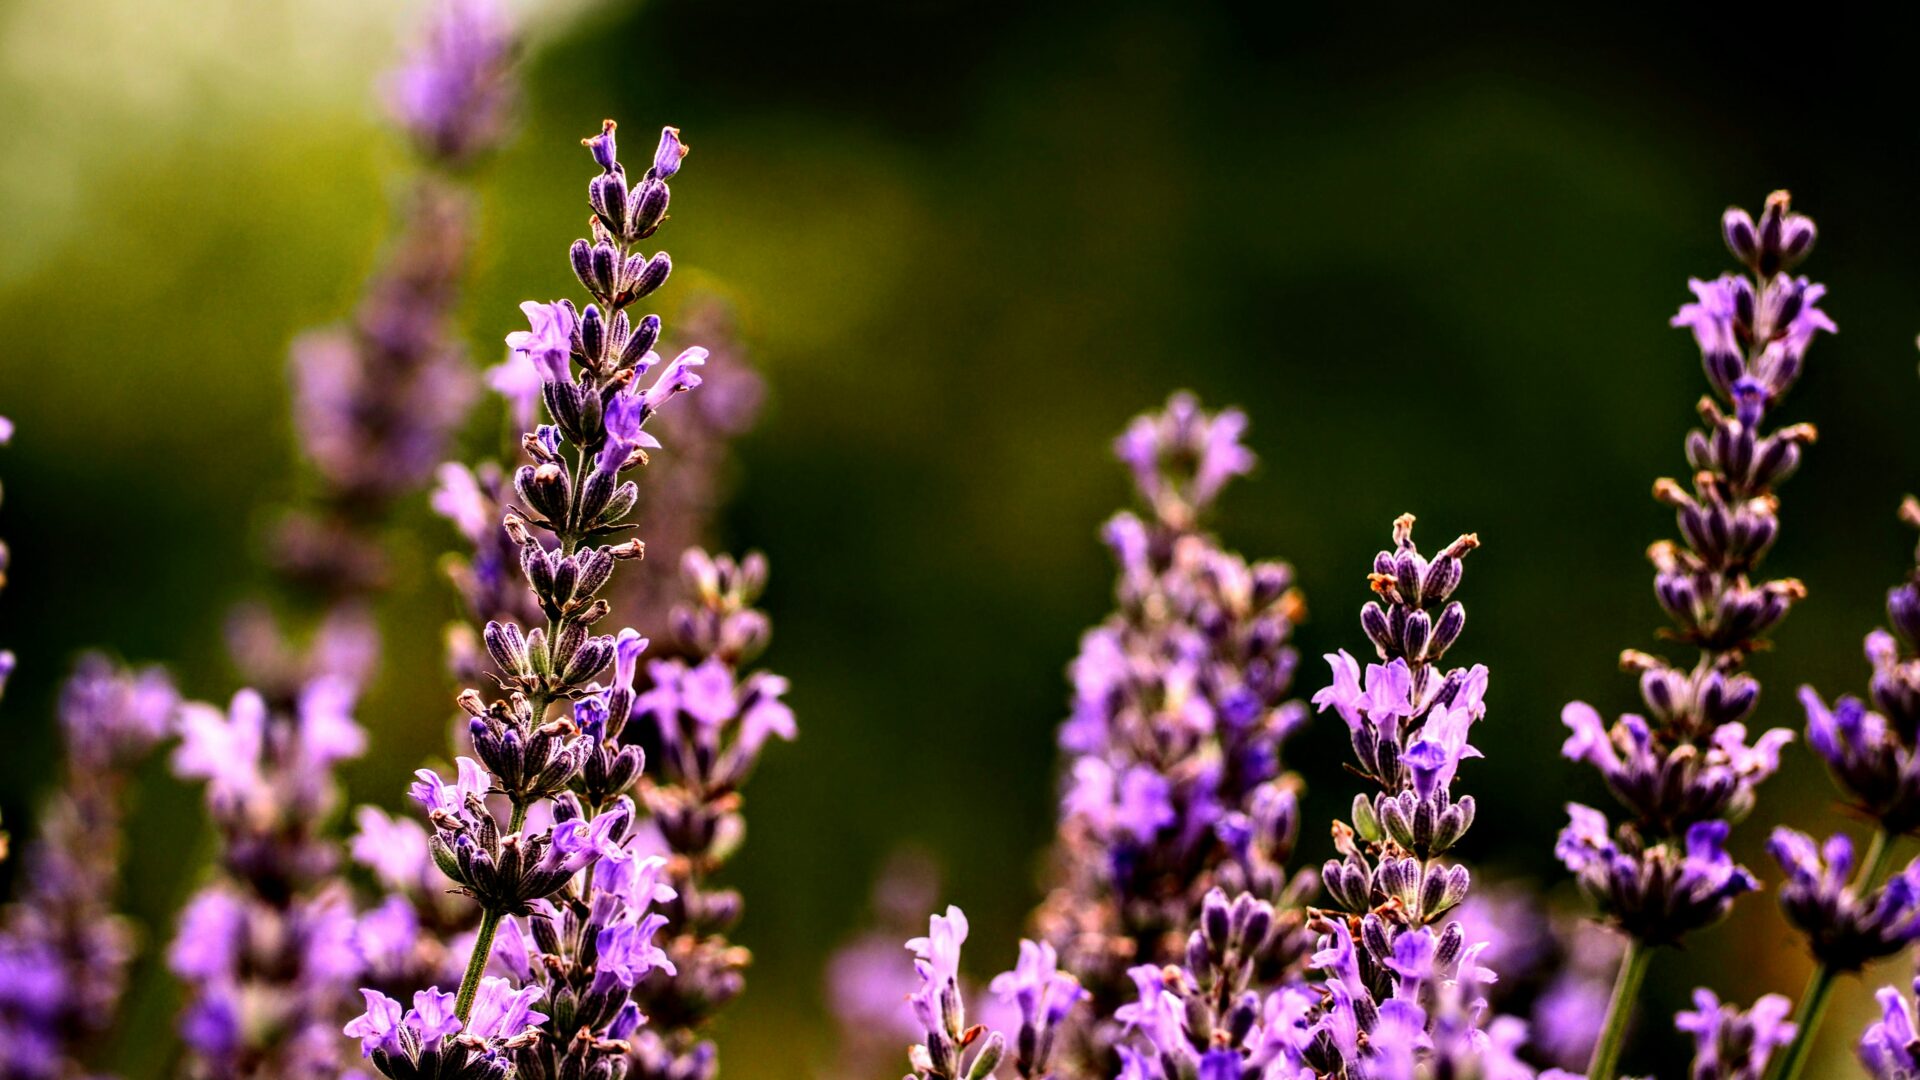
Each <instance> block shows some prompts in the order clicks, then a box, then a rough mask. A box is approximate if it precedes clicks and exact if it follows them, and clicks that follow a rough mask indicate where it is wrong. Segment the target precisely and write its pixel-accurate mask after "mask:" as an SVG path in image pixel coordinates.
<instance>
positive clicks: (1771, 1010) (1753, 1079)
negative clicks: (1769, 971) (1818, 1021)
mask: <svg viewBox="0 0 1920 1080" xmlns="http://www.w3.org/2000/svg"><path fill="white" fill-rule="evenodd" d="M1792 1008H1793V1003H1792V1002H1790V1001H1788V1000H1787V999H1786V998H1784V997H1782V996H1780V995H1779V994H1768V995H1766V996H1765V997H1763V998H1761V999H1760V1000H1758V1001H1756V1002H1754V1003H1753V1007H1752V1008H1751V1009H1747V1010H1745V1011H1742V1010H1740V1009H1737V1008H1735V1007H1734V1006H1732V1005H1722V1004H1721V1003H1720V999H1719V998H1718V997H1717V996H1715V994H1714V992H1713V991H1711V990H1708V989H1706V988H1704V987H1702V988H1700V989H1698V990H1695V991H1694V992H1693V1011H1691V1012H1682V1013H1680V1014H1678V1015H1677V1016H1675V1017H1674V1018H1673V1023H1674V1026H1675V1027H1677V1028H1679V1029H1680V1030H1681V1031H1683V1032H1686V1033H1687V1034H1689V1035H1692V1036H1693V1041H1694V1054H1693V1066H1692V1068H1691V1069H1689V1070H1688V1071H1687V1077H1688V1080H1761V1078H1762V1077H1764V1076H1765V1075H1766V1073H1767V1062H1768V1059H1769V1058H1771V1057H1772V1055H1773V1052H1774V1051H1775V1050H1777V1049H1779V1048H1780V1047H1782V1046H1785V1045H1786V1044H1787V1043H1789V1042H1791V1041H1792V1040H1793V1036H1794V1033H1795V1032H1796V1031H1797V1030H1798V1028H1796V1027H1795V1025H1794V1024H1792V1023H1790V1022H1789V1021H1788V1020H1787V1013H1788V1012H1790V1011H1791V1010H1792Z"/></svg>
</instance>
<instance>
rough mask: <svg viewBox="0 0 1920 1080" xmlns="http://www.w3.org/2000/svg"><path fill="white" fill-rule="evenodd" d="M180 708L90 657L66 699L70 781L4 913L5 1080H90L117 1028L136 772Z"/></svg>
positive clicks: (138, 679)
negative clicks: (99, 1044) (120, 898)
mask: <svg viewBox="0 0 1920 1080" xmlns="http://www.w3.org/2000/svg"><path fill="white" fill-rule="evenodd" d="M178 705H179V695H178V694H176V693H175V692H174V689H173V684H172V683H171V682H170V681H169V680H168V679H167V677H166V675H165V674H163V673H162V672H160V671H159V670H158V669H151V668H150V669H147V670H145V671H139V672H133V671H126V670H124V669H121V668H119V667H117V666H115V665H114V664H112V663H110V662H108V661H107V660H106V659H104V658H103V657H100V656H87V657H84V658H83V659H82V660H81V661H80V663H79V665H78V668H77V669H76V671H75V672H74V675H73V677H72V678H71V679H70V680H68V682H67V685H66V688H65V690H64V691H63V693H62V694H61V698H60V723H61V730H62V737H63V739H64V741H65V744H66V745H65V753H64V755H63V761H64V773H63V775H62V776H61V778H60V784H59V787H58V788H57V789H56V790H55V792H54V795H53V797H52V799H50V800H49V801H48V803H47V804H46V809H45V812H44V813H43V814H42V816H41V825H40V833H39V836H38V837H36V839H35V841H34V843H33V844H32V845H30V846H29V847H28V848H27V849H26V852H25V857H24V859H23V860H22V862H23V866H22V867H21V869H22V871H23V874H22V876H21V881H22V882H23V890H22V893H21V896H20V898H19V900H18V901H17V902H15V903H13V904H11V905H9V906H7V907H6V908H4V909H0V1049H3V1050H4V1054H3V1055H0V1057H3V1058H4V1060H0V1076H4V1077H7V1078H8V1080H16V1078H18V1080H54V1078H59V1077H69V1076H80V1075H87V1074H88V1073H87V1071H86V1070H85V1069H84V1067H83V1063H84V1062H85V1061H86V1060H87V1057H88V1055H89V1052H90V1050H91V1049H92V1047H93V1045H94V1043H95V1042H96V1041H97V1040H98V1038H99V1037H100V1036H101V1035H102V1034H104V1033H106V1032H108V1031H111V1030H112V1029H113V1026H114V1023H115V1018H116V1015H117V1011H118V1005H119V1001H120V994H121V991H122V989H123V988H124V987H125V985H126V976H127V966H128V964H129V963H130V962H131V960H132V958H133V950H134V936H133V932H132V928H131V927H130V926H128V925H127V923H126V921H125V920H124V919H122V918H121V917H120V916H118V915H117V914H115V913H114V911H113V910H112V908H111V906H110V903H109V901H110V898H111V897H112V896H113V895H114V892H115V891H116V883H117V881H118V878H119V874H120V853H121V830H122V825H123V821H124V816H125V813H126V791H125V788H126V786H127V783H128V780H129V773H130V772H131V770H132V768H133V767H134V766H135V765H136V764H137V763H138V762H139V761H140V760H141V759H142V758H143V757H145V756H146V754H147V753H148V752H149V751H151V750H152V749H153V747H154V746H155V745H156V744H157V743H158V742H159V741H160V740H161V739H162V738H163V737H164V736H165V734H166V732H167V730H168V727H169V725H170V723H171V721H172V718H173V714H174V711H175V709H176V708H177V707H178Z"/></svg>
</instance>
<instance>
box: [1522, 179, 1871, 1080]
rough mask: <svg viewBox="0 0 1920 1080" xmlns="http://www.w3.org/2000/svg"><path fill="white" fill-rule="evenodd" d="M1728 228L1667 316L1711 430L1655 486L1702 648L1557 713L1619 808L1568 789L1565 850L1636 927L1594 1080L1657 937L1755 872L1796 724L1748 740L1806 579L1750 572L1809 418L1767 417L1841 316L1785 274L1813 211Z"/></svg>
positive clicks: (1608, 1058)
mask: <svg viewBox="0 0 1920 1080" xmlns="http://www.w3.org/2000/svg"><path fill="white" fill-rule="evenodd" d="M1722 226H1723V232H1724V234H1725V238H1726V242H1727V247H1728V249H1729V250H1731V251H1732V252H1733V255H1734V258H1735V259H1737V260H1738V261H1739V262H1740V263H1741V265H1742V266H1743V267H1744V269H1745V273H1743V274H1723V275H1721V276H1720V277H1718V278H1715V279H1714V280H1712V281H1700V280H1697V279H1696V280H1694V281H1692V282H1690V283H1689V288H1691V289H1692V290H1693V294H1694V300H1693V302H1692V303H1689V304H1686V305H1684V306H1683V307H1681V309H1680V312H1679V314H1677V315H1675V316H1674V318H1673V325H1675V326H1677V327H1684V328H1686V329H1688V330H1691V331H1692V332H1693V337H1694V341H1695V343H1696V344H1698V346H1699V348H1700V357H1701V363H1702V366H1703V367H1704V369H1705V371H1706V376H1707V383H1708V385H1709V387H1710V388H1711V391H1712V392H1711V394H1709V395H1708V396H1707V397H1704V398H1702V399H1701V401H1700V406H1699V411H1700V417H1701V420H1702V422H1703V427H1702V428H1701V429H1696V430H1694V431H1692V432H1689V433H1688V435H1687V439H1686V451H1687V463H1688V464H1689V465H1691V466H1692V467H1693V469H1694V478H1693V485H1692V488H1691V490H1689V489H1688V488H1686V487H1684V486H1682V485H1681V484H1680V483H1679V482H1678V481H1675V480H1670V479H1662V480H1660V481H1658V482H1657V483H1655V484H1654V497H1655V498H1657V499H1659V500H1660V501H1661V502H1663V503H1665V504H1667V505H1668V506H1671V507H1673V509H1674V512H1675V514H1676V516H1677V519H1678V524H1679V529H1680V535H1681V542H1680V543H1673V542H1670V541H1662V542H1660V543H1658V544H1655V545H1654V546H1653V548H1652V549H1651V550H1650V552H1649V556H1650V558H1651V559H1652V561H1653V565H1654V571H1655V573H1654V594H1655V596H1656V597H1657V598H1658V599H1659V602H1660V606H1661V608H1662V609H1663V610H1664V611H1665V612H1666V613H1667V616H1668V617H1669V618H1670V619H1671V620H1672V621H1673V624H1674V629H1673V636H1674V637H1675V638H1676V639H1677V640H1680V641H1685V642H1688V643H1690V644H1692V645H1694V646H1695V647H1697V648H1698V649H1699V651H1700V656H1699V659H1698V660H1697V661H1696V662H1695V663H1694V664H1693V665H1692V666H1691V667H1690V668H1679V667H1675V666H1673V665H1672V664H1670V663H1668V662H1667V661H1666V660H1663V659H1661V658H1659V657H1654V656H1649V655H1647V654H1646V653H1642V652H1636V651H1632V650H1629V651H1627V652H1625V653H1623V654H1622V655H1621V665H1622V667H1624V668H1625V669H1626V670H1628V671H1631V672H1635V673H1637V674H1638V675H1639V676H1640V696H1641V698H1642V700H1643V701H1644V702H1645V703H1646V707H1647V710H1648V715H1647V716H1641V715H1637V714H1632V713H1629V714H1627V715H1625V716H1622V717H1621V718H1620V719H1619V720H1617V721H1616V722H1615V723H1614V724H1613V725H1612V726H1611V727H1608V726H1607V725H1606V724H1604V723H1603V722H1602V720H1601V718H1600V715H1599V713H1598V712H1597V711H1596V710H1595V709H1594V708H1593V707H1591V706H1589V705H1587V704H1585V703H1584V702H1578V701H1576V702H1573V703H1572V704H1570V705H1568V706H1567V707H1566V710H1565V712H1564V714H1563V717H1562V718H1563V720H1564V722H1565V723H1566V725H1567V727H1568V728H1569V729H1571V732H1572V733H1571V734H1570V735H1569V736H1568V738H1567V741H1566V745H1565V747H1564V748H1563V750H1562V753H1563V754H1564V755H1565V756H1566V757H1568V758H1570V759H1572V760H1575V761H1582V762H1585V763H1587V764H1589V765H1591V766H1593V767H1594V768H1595V769H1597V770H1599V772H1600V774H1601V776H1602V778H1603V779H1605V781H1606V784H1607V788H1608V790H1609V791H1611V792H1612V793H1613V795H1614V797H1615V798H1616V799H1618V800H1619V802H1620V804H1621V806H1622V807H1624V808H1625V810H1626V812H1627V818H1626V820H1624V821H1623V822H1621V823H1620V824H1619V825H1618V826H1617V827H1615V826H1613V825H1612V824H1611V823H1610V822H1609V821H1608V820H1607V818H1606V816H1605V815H1604V814H1602V813H1601V812H1600V811H1598V810H1594V809H1592V808H1589V807H1585V806H1581V805H1578V804H1574V805H1572V806H1570V807H1569V808H1568V811H1569V814H1570V816H1571V821H1570V822H1569V824H1568V825H1567V827H1566V828H1565V829H1564V830H1563V831H1562V832H1561V834H1560V840H1559V844H1558V847H1557V853H1558V854H1559V856H1560V859H1561V861H1562V862H1564V863H1565V864H1566V866H1567V868H1568V869H1569V870H1571V871H1572V872H1573V873H1574V875H1575V876H1576V877H1577V878H1578V879H1579V882H1580V885H1581V888H1582V889H1583V891H1585V892H1586V893H1587V895H1588V896H1590V897H1591V898H1592V899H1593V901H1594V902H1595V904H1596V905H1597V906H1598V907H1599V909H1600V913H1601V915H1602V917H1604V918H1605V919H1606V920H1607V921H1608V922H1610V923H1611V924H1613V925H1614V926H1616V927H1618V928H1619V929H1620V930H1621V931H1623V932H1624V933H1625V934H1626V935H1627V936H1628V939H1629V945H1628V949H1627V953H1626V956H1625V958H1624V959H1623V961H1622V963H1621V967H1620V977H1619V979H1618V981H1617V983H1616V985H1615V993H1614V995H1613V999H1612V1001H1611V1003H1610V1004H1609V1007H1608V1022H1607V1025H1606V1027H1605V1028H1604V1029H1603V1031H1602V1035H1601V1038H1600V1040H1599V1042H1598V1043H1597V1044H1596V1046H1595V1048H1594V1055H1593V1059H1592V1060H1591V1062H1590V1063H1589V1066H1588V1074H1589V1076H1590V1077H1591V1078H1592V1080H1613V1075H1614V1067H1615V1064H1616V1062H1617V1061H1618V1057H1619V1053H1620V1050H1621V1044H1622V1042H1623V1041H1624V1033H1625V1028H1626V1021H1627V1017H1628V1014H1629V1013H1630V1011H1631V1009H1632V1005H1633V1001H1634V998H1635V997H1636V995H1637V993H1638V990H1639V984H1640V981H1641V979H1642V978H1644V976H1645V974H1646V966H1647V964H1648V962H1649V958H1650V957H1651V955H1652V951H1651V950H1652V949H1653V947H1655V946H1660V945H1673V944H1677V943H1679V942H1680V941H1681V940H1682V939H1683V938H1684V937H1685V936H1686V935H1687V934H1689V933H1691V932H1693V931H1695V930H1698V929H1700V928H1702V927H1705V926H1708V925H1711V924H1713V923H1715V922H1718V921H1719V920H1720V919H1721V918H1722V917H1723V916H1725V914H1726V913H1727V910H1728V908H1729V907H1731V905H1732V904H1733V901H1734V899H1735V898H1736V897H1738V896H1739V895H1741V894H1742V893H1745V892H1749V891H1752V890H1753V889H1754V888H1755V887H1756V884H1757V883H1756V881H1755V880H1754V877H1753V875H1752V874H1750V873H1748V872H1747V871H1746V870H1745V869H1744V868H1742V867H1740V866H1737V865H1735V864H1734V862H1733V860H1732V859H1731V858H1730V857H1729V856H1728V855H1727V854H1726V851H1725V850H1724V847H1723V845H1724V844H1725V842H1726V838H1727V833H1728V828H1729V823H1730V822H1733V821H1737V820H1739V819H1740V818H1742V817H1744V816H1745V815H1746V814H1747V813H1748V812H1749V811H1750V810H1751V809H1752V808H1753V802H1754V790H1755V788H1756V787H1757V786H1758V785H1759V783H1760V782H1761V781H1762V780H1765V779H1766V778H1767V777H1768V776H1771V775H1772V774H1773V773H1774V771H1775V770H1776V769H1777V768H1779V764H1780V749H1781V747H1782V746H1783V745H1785V744H1786V743H1787V742H1788V741H1790V740H1791V739H1792V733H1791V732H1789V731H1787V730H1785V729H1774V730H1772V731H1768V732H1766V733H1764V734H1761V735H1759V736H1758V737H1756V738H1752V739H1749V737H1748V733H1747V727H1746V722H1747V720H1748V719H1750V718H1751V717H1752V715H1753V711H1754V706H1755V705H1756V704H1757V703H1758V701H1759V697H1760V684H1759V683H1758V681H1756V680H1755V679H1754V678H1753V676H1751V675H1749V674H1747V673H1746V671H1745V670H1744V667H1745V664H1746V658H1747V656H1748V655H1749V654H1751V653H1752V652H1753V651H1754V650H1755V649H1757V648H1761V647H1762V646H1763V645H1764V643H1765V638H1766V635H1767V633H1768V632H1769V631H1771V630H1772V629H1773V627H1774V626H1776V625H1777V624H1778V623H1779V622H1780V620H1781V619H1783V618H1785V617H1786V614H1787V611H1788V609H1789V608H1790V607H1791V606H1792V605H1793V603H1794V602H1795V601H1797V600H1798V599H1800V597H1801V596H1802V595H1804V593H1805V589H1804V588H1803V587H1802V586H1801V584H1800V583H1799V582H1798V581H1795V580H1792V579H1780V580H1772V581H1768V580H1756V578H1755V575H1756V574H1757V572H1758V568H1759V565H1760V561H1761V560H1762V559H1763V558H1764V557H1765V556H1766V553H1767V550H1768V549H1769V548H1771V547H1772V546H1773V541H1774V538H1775V537H1776V536H1777V535H1778V533H1779V517H1778V513H1779V500H1778V499H1777V497H1776V496H1775V495H1774V489H1775V488H1776V487H1778V486H1779V485H1780V484H1781V483H1782V482H1783V481H1785V480H1786V479H1787V478H1788V477H1789V476H1791V475H1792V473H1793V471H1794V469H1795V468H1796V467H1797V466H1798V465H1799V463H1800V454H1801V449H1802V447H1804V446H1806V445H1807V444H1809V443H1811V442H1812V441H1813V438H1814V431H1813V428H1812V427H1811V426H1809V425H1806V424H1796V425H1790V426H1787V427H1783V428H1780V429H1778V430H1775V431H1772V432H1768V431H1766V430H1765V422H1766V419H1767V415H1768V412H1769V411H1770V410H1771V409H1772V408H1774V407H1775V406H1776V405H1778V404H1779V403H1780V400H1781V399H1782V398H1783V397H1784V396H1785V395H1786V393H1787V391H1788V390H1789V389H1791V388H1792V386H1793V384H1794V382H1795V381H1796V380H1797V379H1798V378H1799V376H1800V372H1801V369H1802V367H1803V365H1804V363H1805V358H1806V352H1807V348H1808V346H1809V345H1811V344H1812V342H1813V339H1814V337H1815V336H1816V335H1817V334H1818V333H1819V332H1821V331H1827V332H1832V331H1833V329H1834V325H1833V322H1832V320H1830V319H1828V318H1827V316H1826V314H1825V313H1824V312H1822V311H1821V310H1820V309H1819V307H1818V306H1817V305H1818V303H1819V301H1820V299H1821V298H1822V296H1823V295H1824V294H1825V292H1826V289H1825V287H1824V286H1820V285H1816V284H1813V283H1812V282H1809V281H1808V280H1807V279H1806V278H1804V277H1794V276H1792V275H1791V274H1790V273H1789V271H1791V270H1792V269H1793V267H1794V266H1796V265H1797V264H1798V263H1799V262H1800V260H1801V259H1803V258H1805V256H1806V255H1807V253H1808V252H1809V251H1810V250H1811V249H1812V247H1813V241H1814V226H1813V222H1812V221H1811V220H1810V219H1809V218H1807V217H1805V216H1804V215H1801V214H1796V213H1793V212H1792V210H1791V208H1790V206H1789V203H1788V198H1787V193H1786V192H1784V191H1781V192H1775V193H1774V194H1773V195H1771V196H1769V197H1768V198H1767V203H1766V207H1765V209H1764V210H1763V211H1762V213H1761V215H1760V218H1759V220H1758V221H1755V220H1754V219H1753V218H1752V217H1751V216H1749V215H1748V214H1747V212H1746V211H1744V210H1740V209H1738V208H1735V209H1730V210H1728V211H1727V212H1726V214H1725V215H1724V217H1723V218H1722Z"/></svg>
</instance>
